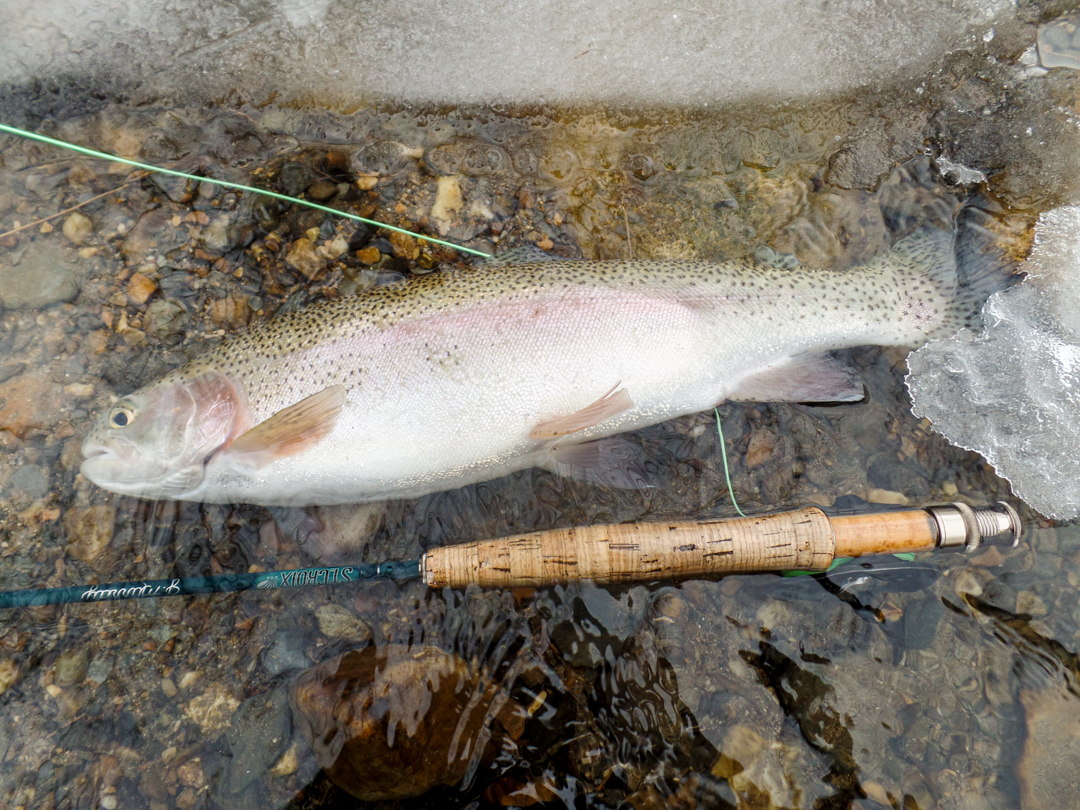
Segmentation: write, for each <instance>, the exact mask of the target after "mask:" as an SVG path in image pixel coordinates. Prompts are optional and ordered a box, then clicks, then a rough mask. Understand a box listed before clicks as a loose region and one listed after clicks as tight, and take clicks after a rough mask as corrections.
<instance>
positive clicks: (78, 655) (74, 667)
mask: <svg viewBox="0 0 1080 810" xmlns="http://www.w3.org/2000/svg"><path fill="white" fill-rule="evenodd" d="M89 667H90V653H89V652H88V651H87V650H86V648H85V647H80V648H78V649H75V650H68V651H66V652H64V653H62V654H61V655H60V657H59V658H57V659H56V664H55V665H54V666H53V683H55V684H56V685H57V686H77V685H78V684H80V683H82V682H83V681H84V680H86V673H87V671H88V670H89Z"/></svg>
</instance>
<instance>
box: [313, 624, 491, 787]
mask: <svg viewBox="0 0 1080 810" xmlns="http://www.w3.org/2000/svg"><path fill="white" fill-rule="evenodd" d="M496 692H497V690H496V689H495V688H494V687H493V686H491V685H488V684H483V683H482V682H481V680H480V678H479V676H478V674H477V673H476V672H475V671H473V670H472V669H470V667H469V666H468V665H467V664H466V662H465V661H463V660H462V659H460V658H458V657H457V656H455V655H452V654H450V653H446V652H443V651H442V650H438V649H435V648H431V647H426V648H422V649H416V648H409V647H405V646H401V645H388V646H384V647H379V648H376V647H366V648H365V649H363V650H360V651H353V652H349V653H345V654H344V655H340V656H338V657H336V658H332V659H330V660H329V661H326V662H324V663H323V664H320V665H319V666H317V667H315V668H313V669H311V670H309V671H308V672H306V673H304V674H303V675H302V676H300V678H299V679H298V681H297V683H296V687H295V689H294V692H293V698H292V705H293V710H294V711H293V714H294V717H295V718H296V721H297V724H298V725H299V726H300V728H301V729H302V730H303V732H304V734H305V736H306V738H307V739H308V740H309V742H310V744H311V747H312V750H313V751H314V753H315V756H316V758H317V759H318V761H319V764H320V765H321V766H322V767H323V769H324V770H325V771H326V774H327V775H328V776H329V777H330V779H331V780H332V781H333V782H334V783H335V784H336V785H337V786H338V787H340V788H342V789H343V790H345V791H348V792H349V793H351V794H352V795H353V796H356V797H357V798H358V799H361V800H362V801H379V800H385V799H401V798H408V797H412V796H420V795H421V794H423V793H425V792H427V791H428V790H430V789H431V788H433V787H436V786H438V785H454V784H456V783H458V782H460V781H461V779H462V778H464V777H465V775H466V774H467V773H469V771H470V768H471V767H475V765H476V763H477V762H478V761H480V760H481V759H482V757H483V754H484V751H483V748H484V742H485V741H486V740H485V736H486V735H485V734H484V732H485V729H486V728H488V727H489V718H488V711H489V708H490V707H491V702H492V699H493V698H494V696H495V694H496Z"/></svg>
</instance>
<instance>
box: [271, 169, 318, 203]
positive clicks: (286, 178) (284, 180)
mask: <svg viewBox="0 0 1080 810" xmlns="http://www.w3.org/2000/svg"><path fill="white" fill-rule="evenodd" d="M314 181H315V171H314V170H313V169H311V168H310V167H309V166H305V165H304V164H303V163H297V162H296V161H293V162H292V163H286V164H285V165H284V166H282V167H281V173H280V174H279V175H278V182H280V183H281V187H282V189H284V191H285V193H286V194H288V195H289V196H290V197H297V196H299V195H300V194H302V193H303V192H304V191H305V190H306V189H307V187H308V186H310V185H311V184H312V183H313V182H314Z"/></svg>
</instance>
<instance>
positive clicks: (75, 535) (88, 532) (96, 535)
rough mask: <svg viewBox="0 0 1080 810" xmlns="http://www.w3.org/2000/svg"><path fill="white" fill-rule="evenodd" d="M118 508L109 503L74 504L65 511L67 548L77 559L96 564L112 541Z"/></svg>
mask: <svg viewBox="0 0 1080 810" xmlns="http://www.w3.org/2000/svg"><path fill="white" fill-rule="evenodd" d="M115 523H116V509H115V508H114V507H112V506H110V505H107V504H98V505H95V506H72V507H70V508H69V509H68V510H67V511H66V512H65V513H64V533H65V534H66V535H67V550H68V553H70V554H71V555H72V556H74V557H75V559H77V560H80V561H82V562H84V563H86V564H87V565H91V566H92V565H94V563H95V562H97V561H98V560H99V559H101V557H102V555H103V554H104V553H105V550H106V549H107V548H108V547H109V543H111V542H112V537H113V526H114V525H115Z"/></svg>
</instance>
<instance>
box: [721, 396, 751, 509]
mask: <svg viewBox="0 0 1080 810" xmlns="http://www.w3.org/2000/svg"><path fill="white" fill-rule="evenodd" d="M713 413H715V414H716V432H717V433H719V434H720V458H722V459H723V460H724V480H725V481H727V491H728V495H730V496H731V505H732V506H734V507H735V511H736V512H738V513H739V515H740V516H741V517H746V513H745V512H743V510H742V509H740V508H739V504H738V503H736V502H735V488H734V487H732V486H731V473H730V472H729V471H728V464H727V445H726V444H725V443H724V429H723V428H722V427H720V410H719V409H718V408H713Z"/></svg>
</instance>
